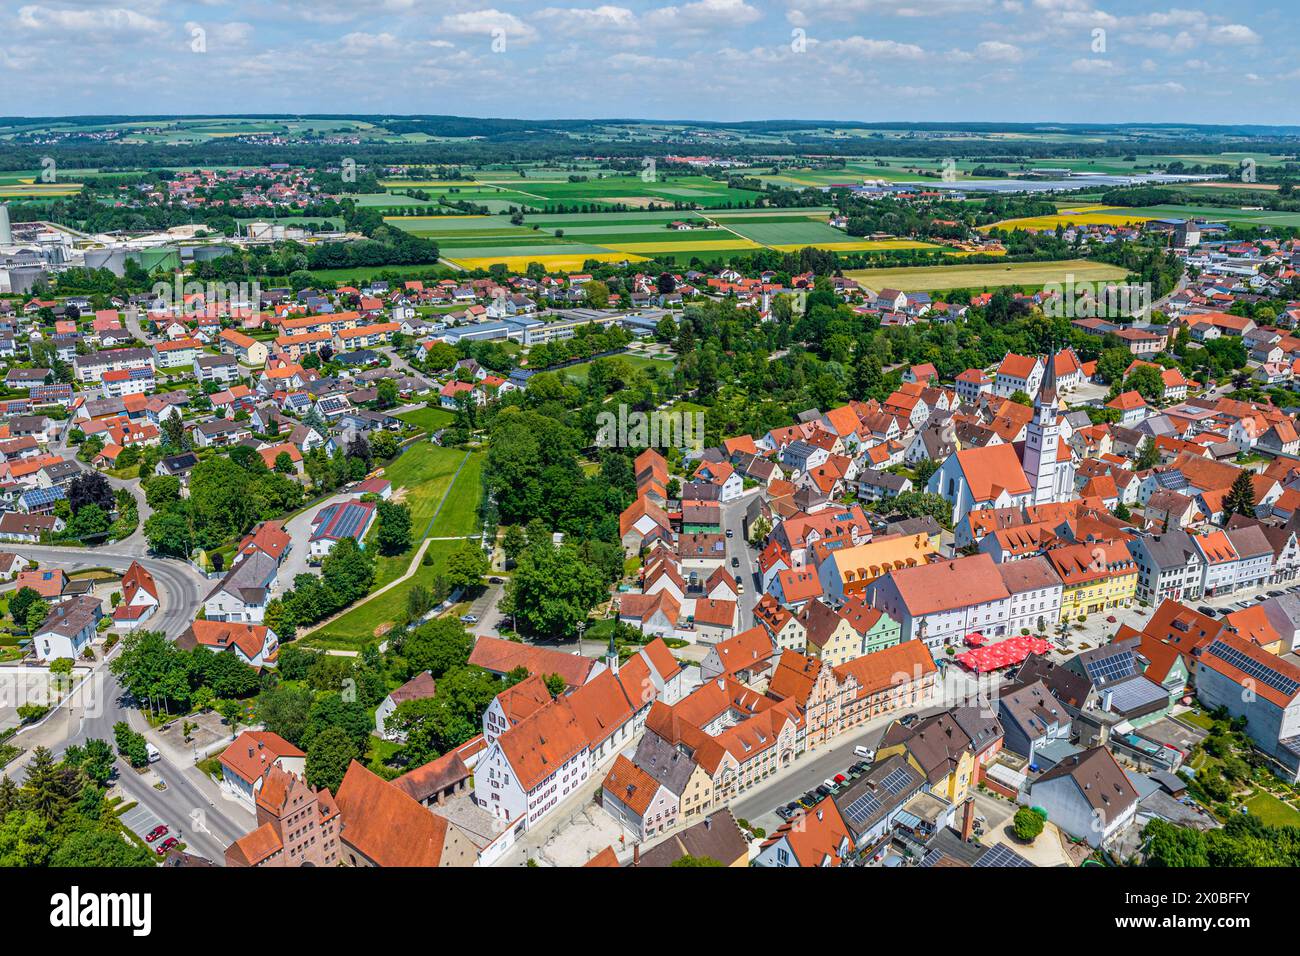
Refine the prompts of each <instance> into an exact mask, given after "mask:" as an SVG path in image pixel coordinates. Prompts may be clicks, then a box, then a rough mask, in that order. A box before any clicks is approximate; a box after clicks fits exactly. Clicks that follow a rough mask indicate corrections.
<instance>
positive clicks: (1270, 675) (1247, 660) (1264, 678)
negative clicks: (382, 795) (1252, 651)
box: [1210, 640, 1300, 697]
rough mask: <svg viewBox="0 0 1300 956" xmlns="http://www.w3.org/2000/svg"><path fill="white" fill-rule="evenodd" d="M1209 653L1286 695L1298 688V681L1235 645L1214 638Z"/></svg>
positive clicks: (1290, 694)
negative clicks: (1246, 653)
mask: <svg viewBox="0 0 1300 956" xmlns="http://www.w3.org/2000/svg"><path fill="white" fill-rule="evenodd" d="M1210 653H1211V654H1213V655H1214V656H1215V657H1217V658H1219V659H1220V660H1223V661H1225V662H1227V663H1229V664H1231V665H1232V666H1233V667H1235V668H1237V669H1238V670H1240V671H1242V672H1243V673H1245V674H1246V676H1248V677H1250V678H1253V679H1254V680H1257V681H1260V682H1261V683H1263V684H1265V685H1267V686H1269V687H1271V688H1273V689H1274V690H1276V691H1279V692H1280V693H1283V694H1285V695H1286V696H1288V697H1291V696H1294V694H1295V692H1296V691H1297V690H1300V682H1297V681H1295V680H1292V679H1291V678H1290V677H1287V676H1286V675H1285V674H1281V673H1279V672H1278V671H1275V670H1273V668H1271V667H1269V666H1267V665H1266V664H1263V663H1261V662H1260V661H1257V660H1255V658H1253V657H1248V656H1247V655H1245V654H1243V653H1242V652H1241V651H1239V650H1237V649H1236V648H1235V647H1230V646H1228V645H1227V644H1225V643H1224V642H1223V641H1217V640H1216V641H1215V642H1214V643H1213V644H1211V645H1210Z"/></svg>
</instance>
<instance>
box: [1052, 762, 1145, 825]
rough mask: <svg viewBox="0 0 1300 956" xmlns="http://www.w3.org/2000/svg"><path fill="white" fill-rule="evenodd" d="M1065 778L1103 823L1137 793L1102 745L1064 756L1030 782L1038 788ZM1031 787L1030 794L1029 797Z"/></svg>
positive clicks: (1132, 800)
mask: <svg viewBox="0 0 1300 956" xmlns="http://www.w3.org/2000/svg"><path fill="white" fill-rule="evenodd" d="M1065 777H1068V778H1070V779H1071V780H1073V781H1074V783H1075V786H1077V787H1078V788H1079V794H1080V796H1082V797H1083V798H1084V800H1086V801H1087V802H1088V805H1089V806H1090V807H1092V809H1093V810H1094V811H1096V812H1099V813H1101V814H1102V822H1103V824H1109V823H1111V822H1113V821H1114V820H1116V819H1118V818H1119V817H1120V816H1121V815H1122V814H1123V813H1124V812H1125V811H1126V810H1127V809H1128V808H1129V807H1131V806H1132V805H1133V804H1135V803H1137V800H1138V792H1137V790H1136V789H1135V788H1134V787H1133V784H1132V782H1131V781H1130V780H1129V778H1128V775H1127V774H1126V773H1125V772H1124V769H1123V768H1122V767H1121V766H1120V765H1119V764H1118V763H1116V762H1115V758H1114V757H1113V756H1112V755H1111V752H1110V751H1109V750H1108V749H1107V748H1105V747H1093V748H1092V749H1091V750H1085V751H1084V752H1083V753H1080V754H1075V755H1074V756H1071V757H1066V758H1065V759H1064V760H1062V761H1061V762H1060V763H1058V764H1057V765H1056V766H1055V767H1053V768H1052V769H1051V770H1049V771H1047V772H1046V773H1044V774H1043V775H1042V776H1041V777H1039V778H1038V779H1037V780H1035V781H1034V783H1033V785H1032V786H1033V787H1038V786H1041V785H1043V784H1044V783H1050V782H1051V781H1053V780H1060V779H1062V778H1065ZM1032 792H1033V791H1032V787H1031V790H1030V795H1031V796H1032Z"/></svg>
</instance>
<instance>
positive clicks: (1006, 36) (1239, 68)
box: [0, 0, 1300, 124]
mask: <svg viewBox="0 0 1300 956" xmlns="http://www.w3.org/2000/svg"><path fill="white" fill-rule="evenodd" d="M1175 2H1177V0H1175ZM1184 2H1185V0H1184ZM1283 3H1294V0H1272V2H1269V0H1234V2H1218V0H1215V2H1212V3H1204V4H1198V5H1197V6H1196V7H1195V8H1194V9H1193V8H1192V7H1191V6H1190V5H1188V6H1175V5H1169V4H1167V3H1165V2H1135V0H1122V2H1110V0H680V2H676V3H666V2H662V0H661V2H653V0H652V2H638V0H610V2H592V3H581V2H575V0H569V2H568V3H566V2H564V0H559V2H558V3H557V2H554V0H366V2H357V0H281V2H265V0H262V2H252V0H197V2H196V0H81V2H68V0H37V2H31V3H23V2H13V0H0V92H3V93H5V94H7V95H6V96H5V97H4V98H5V101H6V103H7V104H8V105H7V107H6V109H5V112H21V113H23V114H25V115H37V114H40V115H47V114H69V113H241V112H250V113H251V112H317V113H328V112H338V113H341V112H347V113H368V112H387V113H450V114H457V115H469V116H512V117H528V116H539V117H548V118H555V117H612V116H628V117H645V118H691V119H713V120H737V119H771V118H783V119H784V118H805V119H856V120H898V121H907V120H948V121H961V120H990V121H996V120H1003V121H1042V120H1059V121H1067V122H1117V121H1139V122H1210V123H1217V122H1232V123H1241V122H1253V123H1269V124H1275V123H1293V124H1300V106H1298V105H1297V104H1300V97H1298V96H1297V90H1300V57H1297V55H1296V54H1297V52H1300V43H1298V42H1297V41H1298V40H1300V36H1298V35H1300V26H1297V22H1298V20H1300V18H1297V17H1296V16H1295V15H1294V14H1295V11H1294V8H1292V9H1291V10H1288V9H1287V8H1286V7H1285V6H1284V5H1283ZM1099 31H1100V32H1099Z"/></svg>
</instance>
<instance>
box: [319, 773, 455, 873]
mask: <svg viewBox="0 0 1300 956" xmlns="http://www.w3.org/2000/svg"><path fill="white" fill-rule="evenodd" d="M336 802H337V803H338V808H339V812H340V813H341V814H342V816H343V827H342V829H341V831H340V838H341V839H342V841H343V842H344V843H346V844H347V845H349V846H351V847H354V848H355V849H357V850H358V851H359V852H361V853H362V854H364V855H365V857H366V858H367V859H369V860H371V861H372V862H374V863H375V864H376V865H377V866H393V867H398V866H438V865H439V864H440V863H441V862H442V850H443V846H444V844H445V842H446V839H447V829H448V824H447V819H446V817H442V816H439V815H438V814H436V813H430V812H429V811H428V810H427V809H425V808H424V807H422V806H421V805H420V804H419V803H417V802H416V801H415V800H414V799H412V798H411V796H410V795H409V794H407V792H406V791H405V790H404V789H402V788H401V787H397V786H394V785H393V784H391V783H388V782H387V781H385V780H383V779H382V778H381V777H378V776H376V775H375V774H373V773H371V772H370V771H369V770H367V769H366V768H365V767H364V766H362V765H361V764H360V763H358V762H357V761H355V760H354V761H352V763H351V764H350V765H349V766H348V770H347V773H345V774H344V775H343V783H342V784H340V786H339V792H338V797H337V798H336Z"/></svg>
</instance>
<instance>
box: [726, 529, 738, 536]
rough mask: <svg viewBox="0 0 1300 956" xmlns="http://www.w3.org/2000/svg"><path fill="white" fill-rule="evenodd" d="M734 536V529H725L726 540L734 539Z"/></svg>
mask: <svg viewBox="0 0 1300 956" xmlns="http://www.w3.org/2000/svg"><path fill="white" fill-rule="evenodd" d="M735 536H736V529H735V528H728V529H727V537H728V538H734V537H735Z"/></svg>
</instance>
